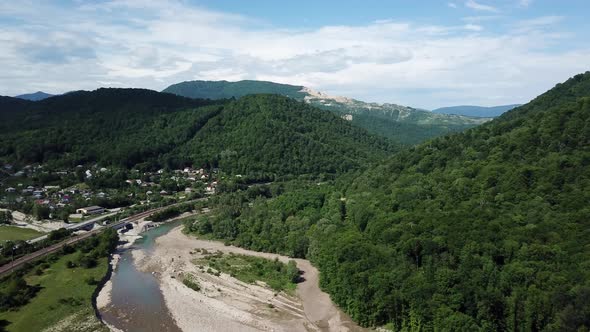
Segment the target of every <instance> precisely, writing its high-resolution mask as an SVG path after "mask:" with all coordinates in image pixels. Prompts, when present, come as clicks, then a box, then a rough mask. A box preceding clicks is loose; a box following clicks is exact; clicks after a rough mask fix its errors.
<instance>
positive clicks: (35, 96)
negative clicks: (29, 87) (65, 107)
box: [15, 91, 55, 101]
mask: <svg viewBox="0 0 590 332" xmlns="http://www.w3.org/2000/svg"><path fill="white" fill-rule="evenodd" d="M53 96H55V95H52V94H49V93H45V92H43V91H37V92H33V93H25V94H22V95H18V96H15V98H20V99H25V100H30V101H39V100H43V99H47V98H49V97H53Z"/></svg>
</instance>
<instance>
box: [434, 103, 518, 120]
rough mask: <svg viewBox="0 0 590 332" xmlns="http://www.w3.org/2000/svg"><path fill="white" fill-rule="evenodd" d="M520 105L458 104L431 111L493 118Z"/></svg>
mask: <svg viewBox="0 0 590 332" xmlns="http://www.w3.org/2000/svg"><path fill="white" fill-rule="evenodd" d="M519 106H522V104H510V105H499V106H490V107H486V106H474V105H458V106H448V107H440V108H437V109H434V110H432V112H433V113H438V114H456V115H463V116H471V117H482V118H494V117H497V116H500V115H502V114H503V113H505V112H507V111H509V110H511V109H513V108H516V107H519Z"/></svg>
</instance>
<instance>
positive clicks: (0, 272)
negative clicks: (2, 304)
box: [0, 205, 172, 277]
mask: <svg viewBox="0 0 590 332" xmlns="http://www.w3.org/2000/svg"><path fill="white" fill-rule="evenodd" d="M170 206H172V205H169V206H165V207H161V208H156V209H152V210H148V211H145V212H141V213H138V214H135V215H133V216H130V217H127V218H125V219H122V220H120V221H118V222H116V223H113V224H110V225H107V226H105V227H103V228H99V229H95V230H93V231H90V232H87V233H83V234H79V235H76V236H74V237H70V238H68V239H66V240H64V241H62V242H60V243H56V244H54V245H51V246H49V247H46V248H43V249H40V250H37V251H35V252H33V253H30V254H28V255H25V256H23V257H20V258H18V259H16V260H14V261H13V262H11V263H7V264H4V265H3V266H0V277H3V276H5V275H7V274H10V273H12V272H13V271H15V270H17V269H19V268H21V267H23V266H24V265H25V264H27V263H30V262H32V261H34V260H36V259H39V258H41V257H43V256H46V255H49V254H51V253H54V252H56V251H58V250H60V249H61V248H63V247H64V246H65V245H72V244H75V243H77V242H80V241H82V240H84V239H87V238H89V237H91V236H92V235H95V234H98V233H100V232H102V230H103V229H106V228H115V229H117V228H120V227H121V226H122V225H124V224H126V223H128V222H132V221H137V220H139V219H141V218H145V217H147V216H149V215H150V214H152V213H154V212H157V211H159V210H162V209H165V208H168V207H170ZM102 217H107V216H101V217H100V218H102ZM90 221H91V220H88V221H86V222H87V223H88V222H90Z"/></svg>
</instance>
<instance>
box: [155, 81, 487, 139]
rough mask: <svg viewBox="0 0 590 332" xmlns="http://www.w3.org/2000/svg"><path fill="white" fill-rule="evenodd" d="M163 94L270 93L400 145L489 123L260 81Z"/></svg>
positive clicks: (199, 85)
mask: <svg viewBox="0 0 590 332" xmlns="http://www.w3.org/2000/svg"><path fill="white" fill-rule="evenodd" d="M163 92H168V93H173V94H177V95H180V96H184V97H189V98H208V99H222V98H233V97H241V96H245V95H248V94H256V93H272V94H279V95H283V96H287V97H290V98H293V99H296V100H299V101H304V102H306V103H308V104H310V105H313V106H316V107H318V108H321V109H325V110H329V111H331V112H333V113H335V114H337V115H338V116H340V117H342V118H343V119H346V120H348V121H351V122H352V123H353V124H355V125H358V126H359V127H362V128H365V129H366V130H368V131H369V132H372V133H374V134H378V135H380V136H384V137H388V138H392V139H394V140H395V141H397V142H400V143H402V144H416V143H419V142H422V141H424V140H427V139H430V138H432V137H436V136H441V135H444V134H447V133H450V132H456V131H462V130H465V129H468V128H472V127H475V126H477V125H480V124H482V123H485V122H486V121H489V120H490V119H487V118H470V117H465V116H460V115H446V114H435V113H432V112H429V111H425V110H419V109H415V108H412V107H406V106H400V105H396V104H377V103H366V102H362V101H359V100H355V99H351V98H346V97H335V96H329V95H327V94H324V93H321V92H317V91H314V90H312V89H309V88H306V87H304V86H297V85H288V84H279V83H273V82H264V81H251V80H250V81H239V82H227V81H189V82H182V83H178V84H174V85H171V86H169V87H168V88H166V89H164V90H163Z"/></svg>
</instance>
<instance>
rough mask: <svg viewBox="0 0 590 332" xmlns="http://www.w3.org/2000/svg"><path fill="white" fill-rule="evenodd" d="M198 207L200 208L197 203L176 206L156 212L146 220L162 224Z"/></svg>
mask: <svg viewBox="0 0 590 332" xmlns="http://www.w3.org/2000/svg"><path fill="white" fill-rule="evenodd" d="M196 206H198V205H197V204H196V203H185V204H179V205H175V206H172V207H169V208H165V209H163V210H161V211H158V212H154V213H152V214H151V215H150V216H149V217H147V218H146V219H148V220H151V221H153V222H162V221H165V220H168V219H172V218H175V217H178V216H180V215H181V214H183V213H185V212H191V211H193V210H194V209H195V207H196Z"/></svg>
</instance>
